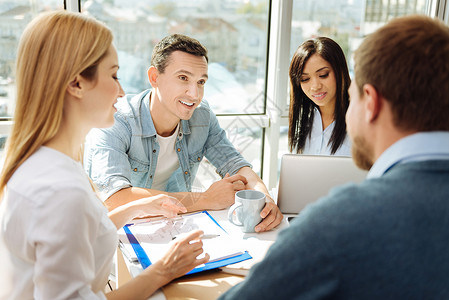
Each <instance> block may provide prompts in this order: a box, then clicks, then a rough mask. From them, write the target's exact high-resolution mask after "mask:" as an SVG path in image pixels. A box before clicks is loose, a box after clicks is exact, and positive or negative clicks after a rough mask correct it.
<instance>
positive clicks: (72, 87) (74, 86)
mask: <svg viewBox="0 0 449 300" xmlns="http://www.w3.org/2000/svg"><path fill="white" fill-rule="evenodd" d="M67 92H68V93H69V94H70V95H72V96H73V97H76V98H81V96H82V95H83V91H82V87H81V82H80V76H79V75H76V76H75V78H73V79H72V80H71V81H70V82H69V84H68V85H67Z"/></svg>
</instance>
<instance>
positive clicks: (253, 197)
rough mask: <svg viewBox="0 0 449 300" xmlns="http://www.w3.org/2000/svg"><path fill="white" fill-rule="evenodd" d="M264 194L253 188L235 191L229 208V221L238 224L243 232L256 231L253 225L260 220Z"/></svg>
mask: <svg viewBox="0 0 449 300" xmlns="http://www.w3.org/2000/svg"><path fill="white" fill-rule="evenodd" d="M265 199H266V197H265V194H264V193H262V192H259V191H254V190H242V191H238V192H237V193H235V203H234V204H233V205H232V206H231V207H230V208H229V212H228V219H229V222H231V223H232V224H234V225H236V226H240V227H241V229H242V231H243V232H256V231H255V230H254V227H256V225H257V224H259V223H260V221H262V217H261V216H260V212H261V211H262V209H263V208H264V206H265Z"/></svg>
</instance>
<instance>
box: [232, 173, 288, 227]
mask: <svg viewBox="0 0 449 300" xmlns="http://www.w3.org/2000/svg"><path fill="white" fill-rule="evenodd" d="M237 174H240V175H243V176H244V177H245V178H246V180H247V181H248V183H247V184H246V189H249V190H257V191H261V192H262V193H264V194H265V195H266V196H267V201H266V204H265V207H264V208H263V210H262V211H261V213H260V216H261V217H262V219H263V220H262V222H260V224H259V225H257V226H256V228H255V230H256V232H262V231H268V230H270V229H273V228H274V227H276V226H278V225H279V224H280V223H281V221H282V218H283V216H282V213H281V211H280V210H279V207H278V206H277V205H276V204H275V203H274V201H273V199H272V198H271V196H270V194H269V193H268V190H267V187H266V186H265V184H264V183H263V181H262V179H260V177H259V176H257V174H256V173H255V172H254V171H253V170H252V169H251V168H250V167H243V168H241V169H240V170H239V171H238V172H237Z"/></svg>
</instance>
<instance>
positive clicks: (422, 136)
mask: <svg viewBox="0 0 449 300" xmlns="http://www.w3.org/2000/svg"><path fill="white" fill-rule="evenodd" d="M437 159H438V160H439V159H443V160H446V159H449V132H447V131H432V132H419V133H415V134H412V135H409V136H407V137H405V138H402V139H400V140H399V141H397V142H396V143H394V144H393V145H391V146H390V147H389V148H388V149H387V150H385V151H384V152H383V153H382V155H381V156H380V157H379V158H378V159H377V160H376V162H375V163H374V165H373V166H372V167H371V170H370V171H369V173H368V175H367V178H376V177H380V176H382V175H383V174H384V173H385V172H387V171H388V170H389V169H390V168H391V167H393V166H394V165H396V164H400V163H407V162H412V161H420V160H437Z"/></svg>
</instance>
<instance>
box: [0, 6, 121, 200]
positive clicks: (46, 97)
mask: <svg viewBox="0 0 449 300" xmlns="http://www.w3.org/2000/svg"><path fill="white" fill-rule="evenodd" d="M111 43H112V33H111V31H110V30H109V29H108V28H107V27H105V26H104V25H103V24H101V23H99V22H98V21H96V20H95V19H93V18H90V17H87V16H84V15H81V14H79V13H72V12H68V11H56V12H50V13H44V14H41V15H39V16H38V17H36V18H35V19H34V20H32V21H31V22H30V23H29V24H28V26H27V27H26V28H25V31H24V32H23V34H22V37H21V40H20V43H19V48H18V53H17V64H16V84H17V86H16V87H17V99H16V109H15V112H14V125H13V127H12V130H11V134H10V136H9V137H8V140H7V142H6V147H5V148H6V151H5V161H4V165H3V168H2V171H1V175H0V196H2V195H3V192H4V189H5V186H6V184H7V182H8V180H9V179H10V178H11V176H12V175H13V174H14V172H15V171H16V170H17V168H18V167H19V166H20V165H21V164H22V163H23V162H24V161H25V160H26V159H28V158H29V157H30V156H31V155H32V154H33V153H34V152H35V151H36V150H37V149H39V147H41V146H42V145H43V144H45V143H46V142H48V141H49V140H50V139H52V138H53V137H54V136H55V135H56V133H57V131H58V129H59V127H60V124H61V120H62V115H63V107H64V99H65V94H66V88H67V85H68V84H69V82H70V81H71V80H73V79H74V78H75V76H77V75H78V74H80V75H81V76H83V77H86V78H87V79H90V80H95V79H96V73H97V72H96V70H97V68H96V67H97V66H98V64H99V62H100V61H101V59H102V58H103V57H104V56H105V55H106V53H107V51H108V49H109V47H110V45H111ZM0 201H1V200H0Z"/></svg>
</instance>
